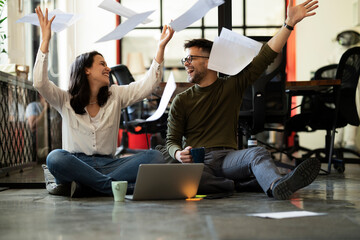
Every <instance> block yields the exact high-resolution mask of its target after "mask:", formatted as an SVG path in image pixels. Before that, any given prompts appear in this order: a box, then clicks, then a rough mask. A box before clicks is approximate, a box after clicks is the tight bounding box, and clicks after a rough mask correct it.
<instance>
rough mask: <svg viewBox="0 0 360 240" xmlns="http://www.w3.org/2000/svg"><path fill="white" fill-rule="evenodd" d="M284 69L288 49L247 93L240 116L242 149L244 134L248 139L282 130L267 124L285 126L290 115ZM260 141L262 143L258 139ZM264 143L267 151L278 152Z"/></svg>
mask: <svg viewBox="0 0 360 240" xmlns="http://www.w3.org/2000/svg"><path fill="white" fill-rule="evenodd" d="M254 39H255V40H257V41H260V42H267V41H268V40H269V39H270V37H256V38H254ZM285 66H286V46H285V47H284V48H283V49H282V51H281V52H280V53H279V54H278V56H277V57H276V59H275V60H274V62H273V63H272V64H271V65H270V66H268V68H267V69H266V70H265V72H264V73H263V74H262V75H261V76H260V77H259V79H257V80H256V81H255V83H254V84H253V85H252V86H250V87H249V88H248V89H247V90H246V91H245V94H244V98H243V102H242V105H241V108H240V113H239V132H238V143H239V146H238V147H239V149H241V148H243V145H244V144H243V141H242V138H243V137H242V136H243V135H245V136H246V137H247V138H248V139H249V137H250V136H251V135H255V134H257V133H260V132H264V131H276V132H278V131H281V129H279V128H272V127H268V126H267V124H272V123H276V124H283V123H284V121H285V119H286V116H287V97H286V93H285V81H286V72H285ZM258 142H261V141H260V140H258ZM261 143H262V144H263V145H266V146H267V147H268V148H273V149H276V148H274V146H270V145H268V144H267V143H265V142H261ZM245 145H246V144H245Z"/></svg>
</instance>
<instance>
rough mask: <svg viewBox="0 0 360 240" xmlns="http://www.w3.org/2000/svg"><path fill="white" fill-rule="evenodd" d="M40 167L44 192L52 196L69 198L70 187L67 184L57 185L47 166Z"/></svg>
mask: <svg viewBox="0 0 360 240" xmlns="http://www.w3.org/2000/svg"><path fill="white" fill-rule="evenodd" d="M41 167H42V168H43V170H44V178H45V185H46V190H47V191H48V192H49V193H50V194H52V195H59V196H69V195H70V186H69V185H67V184H57V183H56V182H55V177H54V175H52V174H51V172H50V171H49V169H48V167H47V165H45V164H43V165H41Z"/></svg>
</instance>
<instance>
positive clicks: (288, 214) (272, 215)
mask: <svg viewBox="0 0 360 240" xmlns="http://www.w3.org/2000/svg"><path fill="white" fill-rule="evenodd" d="M326 214H327V213H316V212H309V211H290V212H273V213H254V214H247V216H251V217H261V218H273V219H283V218H295V217H311V216H321V215H326Z"/></svg>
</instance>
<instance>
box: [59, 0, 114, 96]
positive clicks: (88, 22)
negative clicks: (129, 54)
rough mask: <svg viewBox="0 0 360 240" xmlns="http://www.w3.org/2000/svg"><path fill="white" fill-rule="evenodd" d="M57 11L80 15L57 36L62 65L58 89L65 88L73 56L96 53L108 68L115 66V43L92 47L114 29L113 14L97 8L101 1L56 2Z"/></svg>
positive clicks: (98, 44) (99, 44) (110, 42)
mask: <svg viewBox="0 0 360 240" xmlns="http://www.w3.org/2000/svg"><path fill="white" fill-rule="evenodd" d="M58 2H59V4H60V5H59V8H60V10H62V11H66V12H69V13H75V14H80V16H81V18H80V19H79V20H78V21H77V22H76V23H75V24H74V25H73V26H71V27H70V28H68V29H66V30H64V31H62V32H61V33H60V34H59V45H58V52H59V56H62V59H64V61H61V60H60V61H59V64H60V66H59V69H60V72H61V73H62V75H61V76H60V81H59V82H60V87H61V88H63V89H67V88H68V82H69V80H68V77H69V67H70V64H71V63H72V62H73V61H74V60H75V58H76V56H78V55H80V54H82V53H85V52H89V51H93V50H96V51H98V52H100V53H101V54H102V55H103V56H104V58H105V61H106V62H107V64H108V66H114V65H116V45H115V41H108V42H104V43H95V42H96V41H97V40H98V39H100V38H101V37H103V36H104V35H105V34H107V33H109V32H110V31H112V30H114V29H115V27H116V24H115V23H116V21H115V19H116V18H115V14H113V13H110V12H108V11H105V10H103V9H101V8H98V5H99V4H100V3H101V2H102V0H76V1H58Z"/></svg>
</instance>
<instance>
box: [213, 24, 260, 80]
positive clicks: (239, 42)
mask: <svg viewBox="0 0 360 240" xmlns="http://www.w3.org/2000/svg"><path fill="white" fill-rule="evenodd" d="M261 47H262V44H261V43H259V42H257V41H255V40H253V39H251V38H248V37H245V36H243V35H240V34H238V33H235V32H233V31H230V30H229V29H226V28H222V30H221V33H220V36H219V37H216V38H215V40H214V44H213V47H212V48H211V52H210V58H209V63H208V68H209V69H211V70H214V71H217V72H221V73H225V74H228V75H231V76H232V75H235V74H237V73H239V72H240V71H241V70H243V69H244V68H245V67H246V66H247V65H248V64H249V63H250V62H251V61H252V60H253V58H254V57H255V56H256V55H257V54H258V53H259V51H260V49H261Z"/></svg>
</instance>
